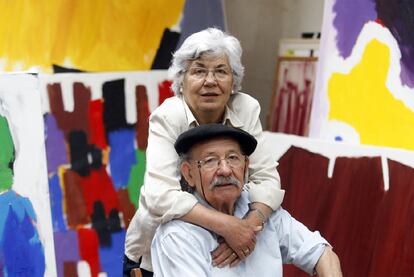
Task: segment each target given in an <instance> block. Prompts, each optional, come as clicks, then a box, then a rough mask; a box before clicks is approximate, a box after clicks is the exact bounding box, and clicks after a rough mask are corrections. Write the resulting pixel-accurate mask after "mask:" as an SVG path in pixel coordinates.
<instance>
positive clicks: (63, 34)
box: [0, 0, 225, 73]
mask: <svg viewBox="0 0 414 277" xmlns="http://www.w3.org/2000/svg"><path fill="white" fill-rule="evenodd" d="M0 15H1V16H0V58H1V60H2V62H1V63H0V70H2V71H22V70H33V71H36V72H43V73H52V72H62V71H67V70H71V71H83V72H108V71H109V72H113V71H131V70H150V69H166V68H167V67H168V65H169V62H170V58H171V53H172V52H174V50H175V48H176V47H177V45H181V43H182V41H183V40H184V39H185V38H186V37H187V36H188V35H189V34H191V33H193V32H197V31H200V30H202V29H204V28H206V27H209V26H217V27H219V28H222V29H224V28H225V24H224V15H223V7H222V3H221V0H210V1H198V0H170V1H164V0H153V1H145V0H138V1H127V2H122V3H121V2H119V1H116V0H115V1H114V0H110V1H91V2H90V1H64V0H56V1H55V0H43V1H38V2H27V1H24V0H16V1H12V2H10V1H7V0H0ZM10 26H13V31H10V28H9V27H10ZM16 34H17V35H16ZM27 45H31V46H32V47H30V49H28V48H27Z"/></svg>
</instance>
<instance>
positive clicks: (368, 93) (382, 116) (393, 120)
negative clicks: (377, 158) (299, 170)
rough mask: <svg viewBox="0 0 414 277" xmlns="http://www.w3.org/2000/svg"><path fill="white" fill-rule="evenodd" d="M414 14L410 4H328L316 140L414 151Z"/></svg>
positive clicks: (335, 0)
mask: <svg viewBox="0 0 414 277" xmlns="http://www.w3.org/2000/svg"><path fill="white" fill-rule="evenodd" d="M413 13H414V2H413V1H407V0H405V1H386V0H327V1H325V12H324V20H323V26H322V34H323V35H322V39H321V48H320V52H319V67H318V79H317V83H316V87H315V95H314V98H313V106H312V114H311V123H310V136H311V137H315V138H324V139H329V140H337V141H347V142H353V143H362V144H371V145H378V146H388V147H397V148H404V149H410V150H414V132H413V130H414V129H413V127H412V126H413V125H414V97H413V95H414V36H412V26H413V16H412V15H413ZM349 18H352V20H349Z"/></svg>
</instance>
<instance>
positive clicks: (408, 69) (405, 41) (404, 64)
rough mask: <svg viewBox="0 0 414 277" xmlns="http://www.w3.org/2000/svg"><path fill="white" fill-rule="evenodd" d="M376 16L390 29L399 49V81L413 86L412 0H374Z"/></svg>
mask: <svg viewBox="0 0 414 277" xmlns="http://www.w3.org/2000/svg"><path fill="white" fill-rule="evenodd" d="M375 2H376V9H377V12H378V18H379V19H380V20H381V21H382V22H383V23H384V25H385V26H386V27H387V28H388V29H389V30H390V32H391V33H392V35H393V36H394V38H395V40H396V41H397V43H398V46H399V49H400V51H401V73H400V78H401V82H402V83H403V84H404V85H407V86H409V87H411V88H413V87H414V36H413V27H414V1H412V0H399V1H395V0H376V1H375Z"/></svg>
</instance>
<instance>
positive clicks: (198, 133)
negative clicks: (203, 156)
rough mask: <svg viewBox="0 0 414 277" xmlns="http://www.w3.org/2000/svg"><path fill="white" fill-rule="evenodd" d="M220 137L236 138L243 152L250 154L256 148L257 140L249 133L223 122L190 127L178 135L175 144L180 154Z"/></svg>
mask: <svg viewBox="0 0 414 277" xmlns="http://www.w3.org/2000/svg"><path fill="white" fill-rule="evenodd" d="M218 137H229V138H232V139H234V140H236V141H237V142H238V143H239V145H240V148H241V150H242V151H243V154H245V155H250V154H251V153H253V151H254V150H255V149H256V146H257V141H256V139H255V138H254V137H253V136H252V135H250V134H249V133H247V132H245V131H243V130H241V129H237V128H233V127H229V126H226V125H223V124H216V123H212V124H204V125H200V126H197V127H195V128H192V129H189V130H187V131H185V132H184V133H182V134H181V135H179V136H178V138H177V141H176V142H175V144H174V147H175V151H177V153H178V154H179V155H181V154H185V153H187V152H188V151H189V150H190V149H191V147H193V146H194V145H195V144H197V143H200V142H203V141H206V140H209V139H213V138H218Z"/></svg>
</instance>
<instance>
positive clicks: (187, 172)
mask: <svg viewBox="0 0 414 277" xmlns="http://www.w3.org/2000/svg"><path fill="white" fill-rule="evenodd" d="M181 174H182V175H183V176H184V179H185V180H186V181H187V184H188V185H189V186H190V187H193V188H194V187H195V179H194V174H193V171H192V167H191V164H190V163H189V162H187V161H184V162H183V163H181Z"/></svg>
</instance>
